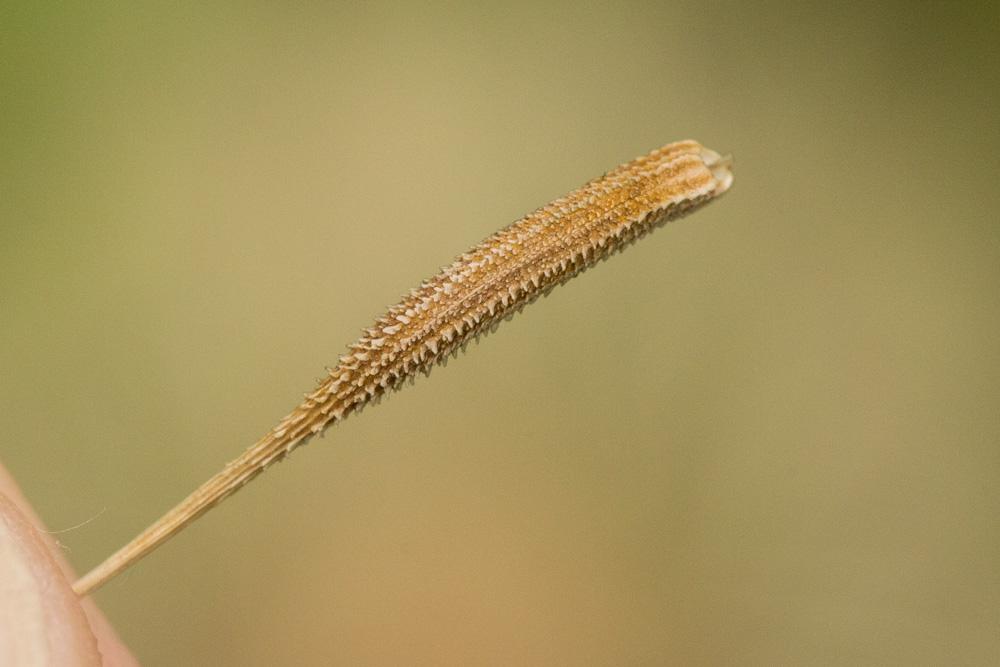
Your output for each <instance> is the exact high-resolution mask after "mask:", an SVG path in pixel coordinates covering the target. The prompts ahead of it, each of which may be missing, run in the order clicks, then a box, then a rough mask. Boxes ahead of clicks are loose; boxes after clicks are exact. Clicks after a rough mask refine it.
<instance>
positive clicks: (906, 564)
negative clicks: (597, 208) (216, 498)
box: [0, 2, 1000, 665]
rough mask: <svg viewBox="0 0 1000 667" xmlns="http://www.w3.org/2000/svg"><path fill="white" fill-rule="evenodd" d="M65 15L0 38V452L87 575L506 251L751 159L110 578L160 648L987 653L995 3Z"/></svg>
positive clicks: (944, 659)
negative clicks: (698, 165) (654, 172)
mask: <svg viewBox="0 0 1000 667" xmlns="http://www.w3.org/2000/svg"><path fill="white" fill-rule="evenodd" d="M62 4H63V3H34V2H22V3H10V5H5V6H4V8H3V9H2V10H0V33H2V40H0V85H2V88H0V95H2V102H0V141H2V144H0V324H2V326H0V424H2V432H3V434H4V437H3V441H2V444H0V458H2V460H3V462H4V463H5V464H6V465H7V466H8V467H9V468H10V469H11V470H12V472H13V473H14V474H15V475H16V476H17V477H18V478H19V479H20V480H21V482H22V484H23V486H24V489H25V491H26V493H27V494H28V495H29V496H30V497H31V498H33V499H34V502H35V503H36V505H37V507H38V509H39V511H40V513H41V514H42V516H43V517H44V518H45V519H46V521H47V523H48V524H49V526H50V527H51V528H52V529H53V530H63V529H69V528H71V529H69V530H65V531H64V532H60V533H59V539H60V541H61V542H62V543H63V544H64V545H65V548H66V550H67V552H68V555H69V558H70V560H71V561H72V562H73V563H74V565H75V566H76V567H77V568H78V569H79V570H81V571H82V570H85V569H87V568H89V567H90V566H92V565H94V564H96V563H97V562H98V561H99V560H100V559H102V558H103V557H105V556H106V555H107V554H109V553H110V552H111V551H112V550H113V549H115V548H117V547H119V546H120V545H121V544H122V543H123V542H124V541H125V540H126V539H128V538H130V537H132V536H133V535H134V534H135V533H136V532H137V531H139V530H140V529H141V528H143V527H144V526H145V525H146V524H147V523H148V522H150V521H152V520H153V519H154V518H156V517H157V516H158V515H159V514H160V513H161V512H162V511H164V510H166V509H167V508H169V507H170V506H171V505H172V504H173V503H174V502H176V501H178V500H179V499H180V498H181V497H182V496H184V495H186V494H187V493H188V492H189V491H191V490H192V489H193V488H194V487H195V486H196V485H197V484H199V483H200V482H202V481H203V480H204V479H206V478H207V477H208V476H209V475H211V474H212V473H214V472H216V471H217V470H218V469H219V468H220V467H221V466H222V465H223V464H224V463H225V462H226V461H227V460H229V459H230V458H233V457H234V456H236V455H237V454H238V453H239V452H241V451H242V450H243V449H244V448H245V447H247V446H248V445H250V444H251V443H252V442H253V441H254V440H255V439H256V438H257V437H258V436H259V435H261V434H262V433H263V432H264V431H265V430H266V429H268V428H269V427H270V426H271V425H272V424H273V423H274V422H275V421H276V420H277V419H278V418H280V417H281V416H282V415H284V414H285V413H286V412H287V410H288V409H290V408H291V407H292V406H293V405H295V404H296V403H297V402H298V400H299V398H300V397H301V394H302V393H304V392H305V391H307V390H309V389H311V387H312V386H313V383H314V381H315V379H316V378H318V377H319V376H321V375H322V374H323V372H324V371H323V367H324V365H327V364H332V363H334V361H335V360H336V357H337V356H338V355H339V354H340V353H341V352H342V350H343V349H344V346H345V345H346V344H347V343H348V342H349V341H350V340H352V339H353V338H354V337H355V335H356V334H357V333H358V331H359V330H360V328H362V327H364V326H367V325H368V324H369V322H370V320H371V319H372V318H373V317H374V316H375V315H377V314H378V313H379V312H380V311H381V309H382V308H383V306H385V305H387V304H390V303H392V302H394V301H395V300H396V298H397V296H398V295H400V294H401V293H402V292H404V291H405V290H406V289H407V288H408V287H410V286H411V285H413V284H415V283H417V282H418V281H419V280H420V279H421V278H423V277H425V276H427V275H429V274H431V273H433V272H434V271H436V269H437V268H438V267H439V266H440V265H442V264H445V263H447V262H448V261H450V259H451V258H452V257H453V256H454V255H456V254H457V253H459V252H461V251H463V250H465V249H466V248H467V247H468V246H470V245H472V244H474V243H475V242H477V241H479V240H480V239H481V238H482V237H484V236H486V235H487V234H489V233H491V232H492V231H494V230H495V229H497V228H499V227H500V226H502V225H504V224H506V223H508V222H510V221H512V220H514V219H515V218H517V217H519V216H520V215H522V214H524V213H526V212H528V211H529V210H531V209H533V208H535V207H537V206H539V205H541V204H544V203H545V202H546V201H548V200H549V199H551V198H553V197H556V196H558V195H561V194H563V193H564V192H566V191H567V190H569V189H571V188H573V187H576V186H577V185H579V184H581V183H582V182H584V181H585V180H587V179H589V178H591V177H594V176H597V175H598V174H600V173H601V172H602V171H604V170H606V169H608V168H610V167H613V166H614V165H616V164H618V163H619V162H621V161H624V160H626V159H630V158H632V157H634V156H635V155H638V154H640V153H644V152H646V151H648V150H650V149H652V148H654V147H656V146H659V145H661V144H664V143H667V142H669V141H673V140H677V139H683V138H695V139H698V140H700V141H702V142H703V143H705V144H706V145H707V146H709V147H711V148H714V149H716V150H719V151H720V152H731V153H733V154H734V156H735V159H736V167H735V173H736V181H735V186H734V188H733V190H732V191H731V192H730V193H729V194H727V195H726V196H725V197H724V198H723V199H721V200H720V201H718V202H717V203H715V204H713V205H712V206H710V207H708V208H707V209H705V210H703V211H701V212H699V213H698V214H697V215H695V216H692V217H691V218H688V219H686V220H684V221H682V222H679V223H677V224H674V225H671V226H669V227H667V228H664V229H662V230H660V231H658V232H657V233H655V234H654V235H653V236H652V237H650V238H648V239H645V240H643V241H642V242H640V243H639V244H638V245H637V246H635V247H634V248H631V249H629V250H628V251H627V252H626V253H625V254H623V255H620V256H617V257H615V258H614V259H613V260H611V261H610V262H608V263H607V264H602V265H601V266H600V267H598V268H597V269H595V270H593V271H591V272H588V273H587V274H586V275H584V276H582V277H581V278H580V279H578V280H575V281H573V282H572V283H570V284H569V285H567V286H565V287H562V288H560V289H558V290H557V291H556V292H554V293H553V294H552V296H551V297H550V298H548V299H545V300H542V301H541V302H539V303H537V304H535V305H534V306H532V307H530V308H529V309H528V310H527V311H526V312H525V313H524V314H523V315H522V316H519V317H517V318H515V319H514V320H513V321H512V322H510V323H506V324H504V325H503V326H502V327H501V329H500V331H499V332H498V333H497V334H496V335H493V336H490V337H488V338H486V339H485V340H483V341H481V342H480V343H479V344H478V345H476V346H474V347H472V348H470V352H469V353H468V354H466V355H465V356H463V357H462V358H460V359H458V360H456V361H453V362H452V363H451V364H449V366H448V367H447V368H445V369H438V370H436V371H435V372H434V373H433V375H432V376H431V377H430V378H429V379H421V380H419V381H418V382H417V385H416V386H415V387H412V388H407V389H405V390H404V391H402V392H400V393H399V394H398V395H395V396H393V397H392V399H391V400H389V401H388V402H386V403H384V404H382V405H380V406H378V407H376V408H373V409H370V410H367V411H365V412H364V413H363V414H362V415H360V416H359V417H357V418H352V419H350V420H348V421H347V422H346V423H345V424H343V425H341V426H339V427H336V428H335V429H333V430H331V431H329V432H328V433H327V434H326V437H325V438H323V439H317V440H315V441H314V442H313V443H312V444H310V446H309V447H307V448H306V449H304V450H300V451H299V452H297V453H296V454H295V455H294V456H293V457H292V458H291V459H290V460H289V461H288V462H286V463H284V464H282V465H280V466H277V467H276V468H274V469H273V470H271V471H269V472H268V474H266V475H265V476H263V477H262V478H260V479H259V480H258V481H257V482H255V483H254V484H252V485H251V486H250V487H248V488H247V489H246V490H244V491H243V492H242V493H240V494H238V495H237V496H235V497H234V498H232V499H230V500H229V501H228V502H226V503H225V504H224V505H223V506H221V507H220V508H218V509H217V510H215V511H213V512H211V513H210V514H208V515H206V516H205V517H204V518H203V519H202V520H200V521H199V522H198V523H197V524H195V525H194V526H192V527H191V528H189V529H188V530H187V531H185V532H184V533H182V534H181V535H180V536H179V537H178V538H176V539H175V540H173V541H171V542H170V543H169V544H168V545H166V546H165V547H164V548H162V549H160V550H159V551H157V552H156V553H155V554H154V555H152V556H150V557H149V558H147V559H146V560H144V561H143V562H142V563H141V564H140V565H138V566H137V567H135V568H134V569H132V570H130V571H129V572H128V573H127V574H126V575H125V576H122V577H120V578H119V579H117V580H115V581H114V582H113V583H111V584H110V585H109V586H107V587H106V588H105V589H103V590H102V591H100V592H99V593H98V594H97V600H98V602H99V603H100V604H101V606H102V607H103V608H104V609H105V610H106V611H107V613H108V615H109V616H110V618H111V620H112V621H113V622H114V623H115V625H116V626H117V627H118V628H119V629H120V631H121V633H122V635H123V637H124V638H125V640H126V641H127V643H128V644H129V645H130V646H131V647H132V648H133V649H134V651H135V652H136V654H137V655H138V656H139V657H140V659H142V660H143V661H144V662H145V663H147V664H149V665H202V664H204V665H210V664H211V665H271V664H300V665H321V664H324V665H325V664H345V665H347V664H352V665H398V664H427V665H458V664H497V665H500V664H539V665H560V664H561V665H627V664H643V665H659V664H668V663H672V664H696V665H721V664H748V665H775V664H783V665H841V664H872V665H874V664H879V665H886V664H898V665H902V664H906V665H941V664H968V665H988V664H997V663H998V662H1000V632H998V627H1000V567H998V565H1000V522H998V520H997V516H998V512H1000V405H998V403H1000V401H998V399H1000V343H998V330H1000V298H998V293H1000V292H998V288H1000V220H998V214H997V211H998V210H1000V194H998V188H997V178H998V175H1000V122H998V120H997V108H998V101H1000V99H998V98H1000V93H998V91H1000V57H998V45H1000V12H998V10H997V9H996V5H995V4H992V3H989V4H984V5H982V6H977V5H974V4H969V3H940V4H939V5H937V4H932V3H898V4H886V5H882V6H881V7H874V6H869V5H866V6H865V7H866V8H865V9H864V10H857V11H851V10H845V9H842V8H840V6H839V4H838V3H812V4H808V5H803V4H801V3H787V4H785V3H771V4H766V5H760V6H754V5H751V4H749V3H721V4H712V3H703V2H697V3H693V2H692V3H663V4H655V5H652V4H632V3H626V4H620V5H604V4H602V5H593V6H588V5H582V4H579V3H565V4H559V5H539V4H536V3H525V4H520V5H516V6H501V5H499V4H494V5H490V6H483V7H474V6H470V5H466V4H462V3H455V4H435V5H430V6H418V5H416V4H399V5H383V6H378V7H373V6H367V7H357V6H342V7H331V6H328V5H327V4H326V3H320V2H316V3H288V5H287V6H282V4H283V3H214V4H213V5H211V6H208V7H206V6H203V4H202V3H186V2H183V3H164V4H163V6H161V7H160V8H158V9H157V8H151V7H145V8H130V7H128V6H127V3H80V4H79V5H75V6H72V7H67V6H62ZM82 522H87V523H85V524H84V525H82V526H78V524H81V523H82ZM75 526H78V527H75Z"/></svg>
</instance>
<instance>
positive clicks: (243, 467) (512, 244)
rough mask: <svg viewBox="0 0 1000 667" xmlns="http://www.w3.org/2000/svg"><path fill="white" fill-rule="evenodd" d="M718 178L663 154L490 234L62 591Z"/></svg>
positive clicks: (725, 167)
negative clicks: (237, 452)
mask: <svg viewBox="0 0 1000 667" xmlns="http://www.w3.org/2000/svg"><path fill="white" fill-rule="evenodd" d="M730 167H731V161H730V160H729V159H724V158H720V156H719V155H718V153H715V152H714V151H711V150H708V149H706V148H704V147H702V146H701V145H700V144H699V143H697V142H695V141H681V142H677V143H673V144H668V145H666V146H664V147H663V148H660V149H658V150H655V151H653V152H652V153H649V154H648V155H645V156H643V157H640V158H637V159H635V160H633V161H631V162H627V163H625V164H623V165H621V166H619V167H617V168H616V169H614V170H613V171H610V172H608V173H607V174H605V175H604V176H603V177H601V178H598V179H595V180H593V181H590V182H589V183H587V184H586V185H584V186H583V187H581V188H580V189H578V190H575V191H573V192H571V193H569V194H568V195H566V196H565V197H561V198H559V199H556V200H555V201H553V202H552V203H550V204H548V205H546V206H543V207H542V208H540V209H538V210H536V211H535V212H533V213H531V214H529V215H527V216H525V217H524V218H522V219H520V220H518V221H517V222H515V223H513V224H511V225H510V226H508V227H505V228H504V229H501V230H500V231H498V232H496V233H495V234H493V235H492V236H490V237H489V238H488V239H486V240H485V241H483V242H482V243H480V244H479V245H477V246H476V247H474V248H472V249H471V250H469V251H468V252H466V253H465V254H463V255H461V256H460V257H458V258H457V259H456V260H455V261H454V262H453V263H452V264H451V265H450V266H448V267H446V268H445V269H443V270H442V271H441V272H440V273H438V274H437V275H436V276H434V277H433V278H431V279H429V280H426V281H424V282H423V283H422V284H421V285H420V287H417V288H415V289H412V290H410V293H409V294H408V295H407V296H406V297H405V298H404V299H403V300H402V301H401V302H399V303H398V304H397V305H395V306H393V307H392V308H390V309H389V311H388V312H387V313H386V314H385V315H383V316H382V317H380V318H379V319H378V321H377V322H376V323H375V324H374V326H372V327H370V328H368V329H366V330H365V331H364V333H363V335H362V336H361V338H359V339H358V340H357V341H356V342H355V343H353V344H352V345H351V346H350V347H349V350H348V353H347V354H346V355H344V356H343V357H341V358H340V361H339V363H338V364H337V366H336V367H335V368H333V369H331V370H330V371H329V375H328V376H327V377H326V378H325V379H324V380H323V381H321V382H320V384H319V386H318V387H316V389H315V390H313V391H312V393H310V394H307V395H306V398H305V400H304V401H303V402H302V403H301V404H300V405H299V406H298V407H297V408H295V409H294V410H293V411H292V412H291V413H290V414H289V415H288V416H287V417H285V418H284V419H282V420H281V422H280V423H278V425H277V426H275V427H274V428H273V429H272V430H271V431H269V432H268V433H267V434H266V435H265V436H264V437H263V438H261V439H260V440H259V441H258V442H257V443H256V444H254V445H253V446H252V447H251V448H250V449H248V450H247V451H246V452H244V453H243V455H242V456H240V457H239V458H238V459H236V460H235V461H232V462H231V463H229V464H228V465H227V466H226V467H225V468H224V469H223V470H222V471H221V472H219V473H218V474H216V475H215V476H214V477H212V478H211V479H209V480H208V481H207V482H205V483H204V484H203V485H202V486H201V487H199V488H198V489H197V490H196V491H194V493H192V494H191V495H190V496H188V497H187V498H185V499H184V500H183V501H182V502H181V503H180V504H178V505H177V506H176V507H174V508H173V509H172V510H170V511H169V512H167V513H166V514H164V515H163V517H161V518H160V519H159V520H157V521H156V522H155V523H153V524H152V525H151V526H150V527H149V528H147V529H146V530H144V531H143V532H142V533H140V534H139V535H138V536H137V537H136V538H135V539H133V540H132V541H131V542H129V543H128V544H126V545H125V546H124V547H122V548H121V549H119V550H118V551H117V552H116V553H114V554H112V555H111V556H110V557H109V558H108V559H107V560H105V561H104V562H103V563H102V564H101V565H99V566H98V567H96V568H95V569H94V570H92V571H91V572H90V573H88V574H87V575H86V576H84V577H82V578H81V579H80V580H79V581H77V582H76V584H75V585H74V590H76V592H77V593H78V594H79V595H86V594H87V593H90V592H91V591H93V590H95V589H96V588H98V587H99V586H101V585H103V584H104V583H106V582H107V581H108V580H109V579H111V578H112V577H113V576H115V575H116V574H118V573H119V572H121V571H122V570H124V569H125V568H126V567H128V566H129V565H131V564H132V563H134V562H135V561H137V560H138V559H140V558H142V557H143V556H144V555H146V554H147V553H149V552H150V551H152V550H153V549H155V548H156V547H157V546H159V545H160V544H162V543H163V542H165V541H166V540H167V539H168V538H170V537H171V536H172V535H174V534H175V533H177V532H178V531H180V530H181V529H182V528H184V527H185V526H187V525H188V524H190V523H191V522H192V521H194V520H195V519H196V518H197V517H198V516H200V515H201V514H203V513H205V512H207V511H208V510H209V509H211V508H212V507H213V506H215V505H216V504H217V503H219V502H220V501H221V500H222V499H223V498H225V497H227V496H229V495H230V494H232V493H234V492H236V491H237V490H239V489H240V488H241V487H242V486H243V485H244V484H246V483H247V482H249V481H250V480H251V479H253V478H254V477H256V476H257V475H259V474H260V473H261V472H263V471H264V470H265V469H266V468H267V466H269V465H270V464H272V463H274V462H276V461H280V460H281V459H283V458H285V457H286V456H288V454H289V453H291V451H292V450H293V449H295V448H296V447H298V446H300V445H302V444H304V443H305V442H306V441H307V440H308V439H309V438H310V437H312V436H313V435H315V434H317V433H320V432H321V431H323V430H324V429H325V428H327V427H328V426H330V425H331V424H333V423H336V422H338V421H340V420H342V419H344V418H346V417H347V416H348V415H349V414H351V413H352V412H357V411H360V410H361V409H362V408H363V407H365V406H366V405H368V404H370V403H372V402H373V401H377V400H378V399H379V398H380V397H381V396H382V395H383V394H385V393H386V392H388V391H390V390H393V389H397V388H398V387H400V386H401V385H402V384H403V383H404V382H405V381H406V380H412V379H413V378H414V377H415V376H416V375H417V373H419V372H424V373H427V372H429V371H430V369H431V368H432V367H433V366H434V365H435V364H437V363H438V362H439V361H441V360H443V359H446V358H447V356H448V355H450V354H457V352H458V351H459V350H461V349H464V347H465V345H466V344H467V343H468V342H469V341H471V340H472V339H474V338H475V337H476V336H478V335H480V334H481V333H483V332H485V331H488V330H492V329H494V328H495V327H497V326H498V325H499V323H500V322H501V321H502V320H503V319H504V318H507V317H510V316H512V315H513V314H514V313H515V312H518V311H520V310H521V309H522V308H524V306H526V305H527V304H529V303H531V302H532V301H534V300H535V299H537V298H538V297H539V296H541V295H542V294H545V293H547V292H548V291H549V290H551V289H552V288H553V287H555V286H556V285H558V284H560V283H563V282H566V281H567V280H569V279H570V278H572V277H573V276H576V275H578V274H579V273H580V272H582V271H584V270H585V269H587V268H588V267H590V266H593V265H594V264H596V263H597V262H598V261H600V260H602V259H605V258H607V257H609V256H610V255H612V254H614V253H615V252H617V251H619V250H621V249H623V248H625V247H626V246H628V245H629V244H630V243H632V242H633V241H635V240H636V239H638V238H640V237H642V236H644V235H645V234H646V233H648V232H649V231H651V230H652V229H654V228H655V227H657V226H659V225H661V224H663V223H665V222H667V221H668V220H673V219H675V218H677V217H679V216H681V215H683V214H685V213H688V212H690V211H692V210H694V209H695V208H698V207H699V206H702V205H703V204H705V203H707V202H709V201H711V200H712V199H714V198H715V197H718V196H719V195H721V194H723V193H724V192H726V190H728V189H729V187H730V185H731V184H732V173H731V171H730Z"/></svg>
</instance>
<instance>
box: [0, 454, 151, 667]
mask: <svg viewBox="0 0 1000 667" xmlns="http://www.w3.org/2000/svg"><path fill="white" fill-rule="evenodd" d="M75 577H76V575H75V573H74V572H73V570H72V569H71V568H70V566H69V564H68V563H67V562H66V559H65V558H64V557H63V554H62V550H61V548H60V547H59V545H58V544H57V543H56V540H55V536H54V535H53V534H52V533H50V532H48V531H47V529H46V528H45V526H44V525H43V524H42V522H41V520H40V519H39V518H38V515H37V514H35V512H34V510H32V508H31V505H30V504H29V503H28V500H27V498H25V497H24V495H23V494H22V493H21V490H20V488H19V487H18V485H17V482H15V481H14V478H13V477H12V476H11V475H10V474H9V473H8V472H7V470H6V469H5V468H4V467H3V466H2V465H0V665H45V666H48V665H53V666H55V665H58V666H59V667H63V666H75V665H86V666H88V667H89V666H91V665H95V666H96V665H103V666H105V667H130V666H133V665H138V664H139V663H138V662H137V661H136V659H135V658H134V657H133V656H132V654H131V652H129V650H128V648H126V647H125V645H124V644H123V643H122V641H121V639H120V638H119V637H118V634H117V633H116V632H115V630H114V628H112V627H111V624H110V623H108V620H107V619H106V618H105V617H104V614H102V613H101V611H100V610H99V609H98V608H97V605H96V604H95V603H94V602H93V600H91V599H89V598H80V597H78V596H77V595H76V594H75V593H74V592H73V589H72V587H71V583H72V581H73V580H74V578H75Z"/></svg>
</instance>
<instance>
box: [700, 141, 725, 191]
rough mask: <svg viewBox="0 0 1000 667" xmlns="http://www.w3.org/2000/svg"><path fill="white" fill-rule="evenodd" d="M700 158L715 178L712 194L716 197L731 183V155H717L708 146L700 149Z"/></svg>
mask: <svg viewBox="0 0 1000 667" xmlns="http://www.w3.org/2000/svg"><path fill="white" fill-rule="evenodd" d="M701 160H702V162H704V163H705V166H706V167H708V169H709V171H711V172H712V176H713V177H714V178H715V189H714V190H713V191H712V195H713V196H715V197H718V196H719V195H721V194H722V193H724V192H725V191H726V190H728V189H729V188H730V187H732V185H733V156H732V155H719V154H718V153H716V152H715V151H713V150H712V149H710V148H704V147H702V149H701Z"/></svg>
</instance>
